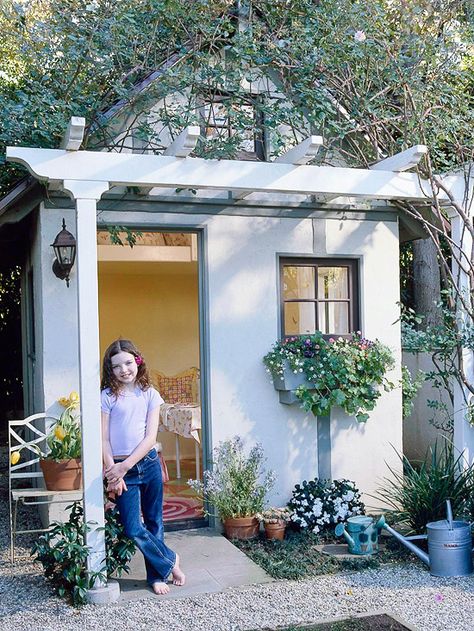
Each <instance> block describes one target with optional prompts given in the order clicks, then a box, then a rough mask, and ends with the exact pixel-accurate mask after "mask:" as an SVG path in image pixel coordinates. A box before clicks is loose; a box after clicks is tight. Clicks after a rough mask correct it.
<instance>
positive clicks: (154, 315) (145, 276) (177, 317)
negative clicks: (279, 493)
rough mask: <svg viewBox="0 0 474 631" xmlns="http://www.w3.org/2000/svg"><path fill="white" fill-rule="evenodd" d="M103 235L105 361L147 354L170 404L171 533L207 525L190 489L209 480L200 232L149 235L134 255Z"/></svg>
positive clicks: (165, 427) (165, 417)
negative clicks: (195, 481) (111, 352)
mask: <svg viewBox="0 0 474 631" xmlns="http://www.w3.org/2000/svg"><path fill="white" fill-rule="evenodd" d="M119 237H120V239H121V240H122V242H123V243H124V244H125V245H116V244H112V241H111V236H110V234H109V232H108V231H106V230H100V231H99V232H98V235H97V245H98V267H99V323H100V328H99V330H100V347H101V354H103V352H104V351H105V349H106V348H107V346H108V345H109V344H110V343H111V342H112V341H113V340H114V339H117V338H120V337H121V338H125V339H131V340H133V342H134V343H135V344H136V345H137V347H138V348H139V349H140V350H141V351H142V352H143V354H144V356H145V358H146V361H147V365H148V368H149V370H150V374H151V378H152V382H153V384H154V386H155V387H156V389H157V390H158V391H159V392H160V394H161V396H162V397H163V399H164V401H165V404H164V405H162V406H161V409H160V431H159V433H158V436H157V443H159V445H160V448H161V453H162V455H163V457H164V459H165V462H166V465H167V468H168V473H169V481H168V482H167V483H166V484H165V486H164V491H165V492H164V505H163V517H164V522H165V528H166V529H167V530H169V529H178V528H182V527H190V526H197V525H201V524H205V523H206V522H205V520H204V519H203V516H202V504H201V503H200V502H199V500H198V499H197V498H196V497H195V496H194V494H193V491H192V490H191V488H190V487H189V486H188V484H187V480H188V479H189V478H196V477H198V478H200V477H201V475H202V462H203V451H202V445H203V440H202V429H201V426H202V420H201V381H200V374H201V370H200V368H201V367H200V346H201V341H200V321H199V260H198V259H199V257H198V252H199V248H198V239H199V234H198V233H196V232H142V233H141V236H138V237H137V240H136V244H135V245H134V247H133V248H131V247H130V246H129V245H128V244H127V242H126V239H125V235H119Z"/></svg>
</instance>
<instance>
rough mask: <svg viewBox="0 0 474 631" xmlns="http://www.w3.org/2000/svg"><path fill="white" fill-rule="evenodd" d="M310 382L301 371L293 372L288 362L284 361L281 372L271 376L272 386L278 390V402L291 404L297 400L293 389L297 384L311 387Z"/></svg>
mask: <svg viewBox="0 0 474 631" xmlns="http://www.w3.org/2000/svg"><path fill="white" fill-rule="evenodd" d="M312 385H313V384H312V383H311V382H310V381H308V379H307V378H306V375H305V374H304V373H303V372H297V373H295V372H294V371H293V370H292V369H291V368H290V366H289V364H288V362H285V363H284V366H283V374H278V375H274V376H273V386H274V388H275V390H277V391H278V395H279V398H280V403H284V404H285V405H291V404H292V403H296V401H298V399H297V397H296V394H295V390H296V388H298V387H299V386H307V387H308V388H311V387H312Z"/></svg>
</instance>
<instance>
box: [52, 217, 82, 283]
mask: <svg viewBox="0 0 474 631" xmlns="http://www.w3.org/2000/svg"><path fill="white" fill-rule="evenodd" d="M51 247H52V248H53V250H54V254H55V255H56V258H55V259H54V263H53V272H54V274H55V276H57V277H58V278H60V279H61V280H65V281H66V285H67V286H68V287H69V272H70V271H71V268H72V266H73V265H74V261H75V259H76V239H75V238H74V236H73V235H72V234H71V233H70V232H69V231H68V230H66V222H65V221H64V217H63V229H62V230H61V232H58V234H57V235H56V238H55V239H54V243H52V244H51Z"/></svg>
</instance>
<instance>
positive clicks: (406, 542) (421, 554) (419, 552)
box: [379, 518, 430, 566]
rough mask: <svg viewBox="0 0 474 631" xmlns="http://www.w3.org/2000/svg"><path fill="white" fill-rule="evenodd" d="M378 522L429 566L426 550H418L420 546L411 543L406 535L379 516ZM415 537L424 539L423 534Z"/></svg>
mask: <svg viewBox="0 0 474 631" xmlns="http://www.w3.org/2000/svg"><path fill="white" fill-rule="evenodd" d="M382 520H383V523H381V522H382ZM379 523H380V528H383V529H384V530H386V531H387V532H389V533H390V534H391V535H392V536H393V537H395V539H398V541H399V542H400V543H401V544H403V545H404V546H405V547H406V548H408V549H409V550H411V552H413V554H416V556H417V557H418V558H419V559H421V561H423V563H426V565H428V566H429V564H430V557H429V556H428V555H427V554H426V552H423V550H420V548H419V547H418V546H416V545H415V544H414V543H412V542H411V541H410V540H409V539H408V538H407V537H404V536H403V535H401V534H400V533H399V532H397V531H396V530H394V529H393V528H391V527H390V526H389V525H388V524H386V523H385V520H384V519H383V518H381V519H380V520H379ZM417 538H419V539H426V536H425V535H420V536H419V537H417Z"/></svg>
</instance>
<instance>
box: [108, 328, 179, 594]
mask: <svg viewBox="0 0 474 631" xmlns="http://www.w3.org/2000/svg"><path fill="white" fill-rule="evenodd" d="M101 390H102V392H101V408H102V434H103V458H104V466H105V477H106V478H107V483H108V489H107V490H108V491H111V492H112V493H115V495H116V503H117V507H118V510H119V513H120V518H121V521H122V523H123V526H124V530H125V534H126V535H127V536H128V537H130V539H133V541H134V542H135V543H136V545H137V546H138V548H139V549H140V550H141V552H142V553H143V556H144V557H145V565H146V575H147V582H148V584H149V585H150V586H151V587H152V589H153V591H154V592H155V594H166V593H168V592H169V587H168V585H167V584H166V581H167V578H168V576H169V575H170V574H171V575H172V577H173V583H174V585H184V582H185V576H184V574H183V572H182V570H181V568H180V567H179V557H178V555H177V554H176V553H175V552H173V551H172V550H171V549H170V548H168V546H166V545H165V543H164V540H163V508H162V507H163V483H162V479H161V467H160V461H159V458H158V453H157V451H156V449H155V448H154V445H155V442H156V434H157V431H158V421H159V410H160V405H161V404H162V403H163V399H162V398H161V396H160V395H159V393H158V392H157V391H156V390H155V389H154V388H153V387H151V385H150V377H149V374H148V370H147V367H146V364H145V361H144V359H143V357H142V355H141V354H140V353H139V351H138V350H137V348H136V347H135V346H134V344H133V343H132V342H130V341H129V340H116V341H115V342H112V344H111V345H110V346H109V348H108V349H107V350H106V351H105V355H104V362H103V372H102V384H101ZM140 512H141V514H142V515H143V521H142V519H141V514H140Z"/></svg>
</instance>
